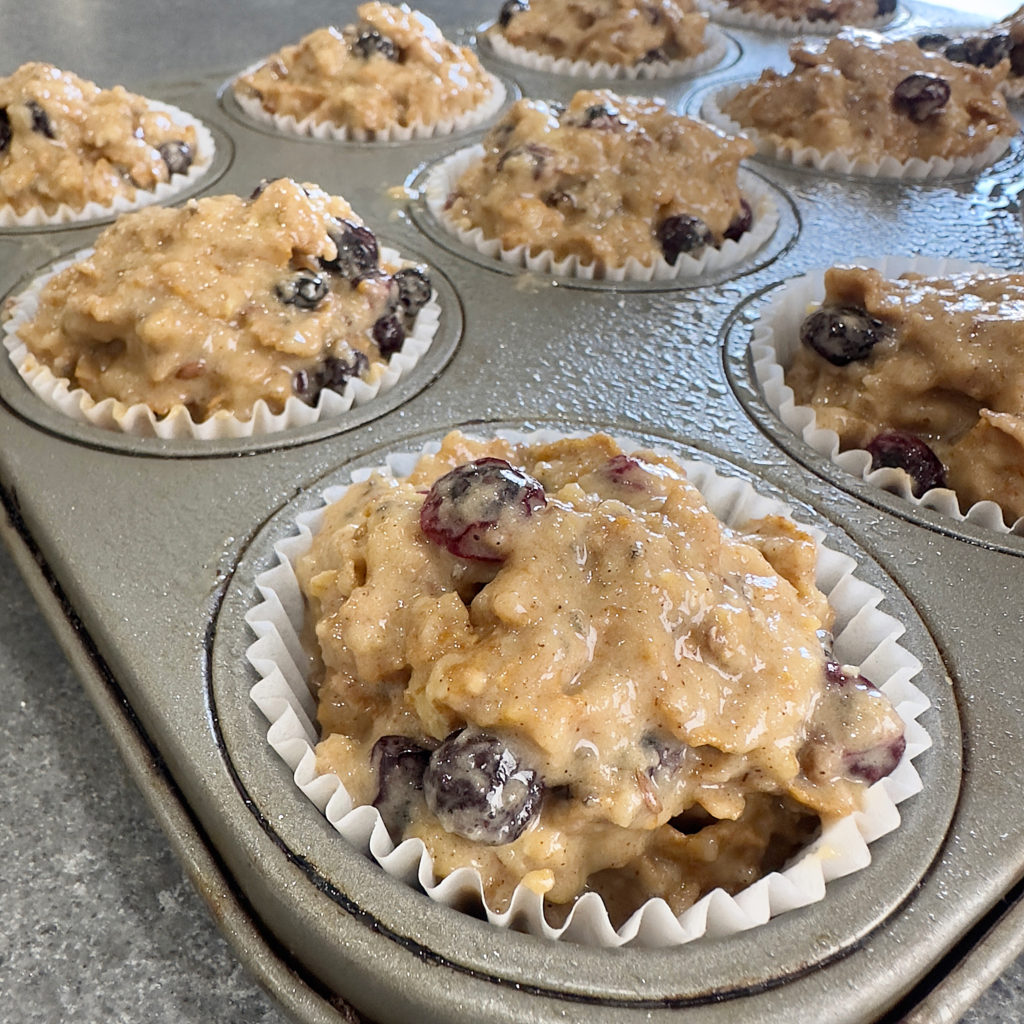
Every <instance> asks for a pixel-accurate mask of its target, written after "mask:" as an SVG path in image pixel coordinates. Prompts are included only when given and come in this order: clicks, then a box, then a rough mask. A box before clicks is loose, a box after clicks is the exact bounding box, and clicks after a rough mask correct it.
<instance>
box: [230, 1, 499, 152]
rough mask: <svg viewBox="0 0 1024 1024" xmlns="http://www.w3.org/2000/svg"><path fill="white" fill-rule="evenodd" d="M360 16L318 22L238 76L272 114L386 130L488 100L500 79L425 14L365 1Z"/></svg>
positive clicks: (361, 130) (245, 92) (428, 121)
mask: <svg viewBox="0 0 1024 1024" xmlns="http://www.w3.org/2000/svg"><path fill="white" fill-rule="evenodd" d="M357 13H358V15H359V21H358V22H357V23H355V24H352V25H346V26H345V27H344V28H340V29H339V28H336V27H333V26H332V27H327V28H321V29H317V30H316V31H315V32H312V33H310V34H309V35H307V36H305V37H304V38H303V39H301V40H300V41H299V42H298V43H296V44H294V45H291V46H286V47H284V48H283V49H282V50H281V51H279V52H278V53H276V54H273V55H272V56H270V57H268V58H267V59H266V60H265V61H264V62H263V63H262V64H260V66H259V67H257V68H256V69H255V70H254V71H252V72H250V73H248V74H244V75H242V76H240V77H239V78H238V79H237V80H236V81H235V83H234V89H235V92H236V94H238V95H239V96H242V97H249V98H251V99H254V100H257V101H258V102H259V104H260V105H261V107H262V108H263V109H264V110H265V111H266V112H267V113H269V114H272V115H275V116H277V117H292V118H294V119H295V120H296V121H299V122H304V121H306V120H307V119H308V120H310V121H311V122H312V123H316V124H321V123H327V124H330V125H335V126H338V127H339V128H345V129H349V130H352V131H353V132H354V133H356V134H357V135H363V134H365V135H368V136H370V137H373V136H377V135H384V136H386V135H387V134H388V132H389V131H390V130H391V129H392V128H393V127H395V126H403V127H412V126H415V125H433V124H436V123H438V122H441V121H444V120H450V119H452V118H455V117H457V116H459V115H463V114H468V113H470V112H471V111H473V110H475V109H476V108H478V107H481V106H482V105H484V104H486V103H487V101H488V100H490V99H491V98H492V97H493V96H494V94H495V90H496V88H498V83H497V81H496V79H494V77H493V76H492V75H490V74H489V73H488V72H487V71H486V70H485V69H484V68H483V66H482V65H481V64H480V62H479V60H478V59H477V57H476V54H475V53H473V51H472V50H470V49H469V48H468V47H465V46H456V45H454V44H453V43H450V42H448V40H446V39H445V38H444V36H443V35H442V34H441V32H440V30H439V29H438V27H437V26H436V25H435V24H434V22H433V21H431V20H430V18H428V17H427V16H426V15H425V14H422V13H420V12H418V11H410V10H409V8H407V7H404V6H403V7H394V6H391V5H390V4H383V3H366V4H362V5H361V6H360V7H359V8H358V9H357Z"/></svg>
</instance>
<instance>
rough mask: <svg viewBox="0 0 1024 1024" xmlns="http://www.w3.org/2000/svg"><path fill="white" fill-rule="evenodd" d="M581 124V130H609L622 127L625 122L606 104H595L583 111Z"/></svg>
mask: <svg viewBox="0 0 1024 1024" xmlns="http://www.w3.org/2000/svg"><path fill="white" fill-rule="evenodd" d="M579 123H580V127H581V128H599V129H602V130H607V129H609V128H618V127H620V126H621V125H622V123H623V121H622V119H621V117H619V112H618V111H617V110H616V109H615V108H614V107H609V106H608V105H607V104H606V103H595V104H594V105H593V106H591V107H587V109H586V110H584V111H583V114H582V116H581V117H580V122H579Z"/></svg>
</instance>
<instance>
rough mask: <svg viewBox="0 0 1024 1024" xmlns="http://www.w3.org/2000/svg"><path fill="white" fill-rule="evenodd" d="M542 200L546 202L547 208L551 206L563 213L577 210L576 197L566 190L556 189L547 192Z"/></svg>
mask: <svg viewBox="0 0 1024 1024" xmlns="http://www.w3.org/2000/svg"><path fill="white" fill-rule="evenodd" d="M541 199H543V200H544V205H545V206H550V207H551V209H553V210H561V211H562V213H568V212H569V211H571V210H575V209H576V197H575V196H574V195H573V194H572V193H571V192H566V191H565V190H564V189H560V188H556V189H552V190H551V191H550V192H545V193H544V194H543V195H542V196H541Z"/></svg>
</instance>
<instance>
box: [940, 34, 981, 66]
mask: <svg viewBox="0 0 1024 1024" xmlns="http://www.w3.org/2000/svg"><path fill="white" fill-rule="evenodd" d="M942 53H943V56H944V57H945V58H946V60H951V61H953V63H954V64H974V63H976V62H975V59H974V54H973V53H972V52H971V48H970V47H969V46H968V45H967V43H965V42H962V41H961V40H958V39H954V40H953V42H951V43H950V44H949V46H947V47H946V49H945V50H943V51H942Z"/></svg>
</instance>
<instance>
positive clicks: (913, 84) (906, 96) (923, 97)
mask: <svg viewBox="0 0 1024 1024" xmlns="http://www.w3.org/2000/svg"><path fill="white" fill-rule="evenodd" d="M948 102H949V82H947V81H946V80H945V79H944V78H940V77H939V76H938V75H926V74H924V73H923V72H917V73H915V74H913V75H907V77H906V78H904V79H903V81H902V82H900V83H899V85H897V86H896V88H895V89H894V90H893V94H892V104H893V106H894V107H895V108H896V109H897V110H898V111H900V112H901V113H904V114H906V115H907V117H909V118H910V120H911V121H913V122H914V123H915V124H921V123H922V122H923V121H927V120H928V118H929V117H933V116H934V115H935V114H939V113H941V112H942V110H943V108H944V107H945V106H946V104H947V103H948Z"/></svg>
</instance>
